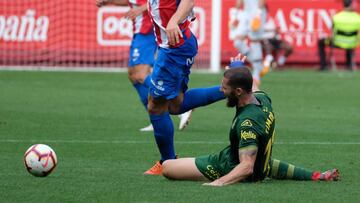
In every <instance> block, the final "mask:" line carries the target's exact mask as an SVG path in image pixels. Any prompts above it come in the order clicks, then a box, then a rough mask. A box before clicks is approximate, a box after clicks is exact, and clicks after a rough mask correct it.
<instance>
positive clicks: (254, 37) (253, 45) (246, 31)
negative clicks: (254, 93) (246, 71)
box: [232, 0, 267, 86]
mask: <svg viewBox="0 0 360 203" xmlns="http://www.w3.org/2000/svg"><path fill="white" fill-rule="evenodd" d="M236 8H237V9H238V10H240V9H241V8H242V10H243V15H242V18H241V20H240V24H239V26H232V27H238V37H237V38H236V39H235V40H234V46H235V48H237V49H238V51H239V52H240V53H242V54H244V55H246V56H247V57H248V60H249V62H250V63H251V66H252V68H253V78H254V85H255V86H259V84H260V72H261V71H262V69H263V63H262V60H263V55H262V48H261V40H262V37H263V32H264V28H263V27H264V24H265V21H266V13H267V12H266V9H265V0H237V1H236ZM238 23H239V22H237V21H234V22H233V23H232V24H235V25H237V24H238ZM247 40H249V43H250V47H248V45H247Z"/></svg>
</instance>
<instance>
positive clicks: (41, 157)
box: [24, 144, 57, 177]
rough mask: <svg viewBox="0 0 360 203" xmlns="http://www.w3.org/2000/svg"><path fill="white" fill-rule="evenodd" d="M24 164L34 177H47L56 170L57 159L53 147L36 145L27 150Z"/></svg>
mask: <svg viewBox="0 0 360 203" xmlns="http://www.w3.org/2000/svg"><path fill="white" fill-rule="evenodd" d="M24 164H25V167H26V169H27V170H28V171H29V173H31V174H32V175H34V176H36V177H45V176H47V175H49V174H50V173H51V172H52V171H53V170H54V169H55V167H56V165H57V157H56V154H55V152H54V150H53V149H51V147H49V146H47V145H44V144H35V145H33V146H31V147H30V148H29V149H28V150H26V152H25V155H24Z"/></svg>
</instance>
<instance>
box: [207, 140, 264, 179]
mask: <svg viewBox="0 0 360 203" xmlns="http://www.w3.org/2000/svg"><path fill="white" fill-rule="evenodd" d="M256 154H257V147H256V146H249V147H247V148H245V149H239V159H240V164H239V165H237V166H236V167H235V168H234V169H233V170H231V171H230V173H228V174H226V175H225V176H222V177H221V178H218V179H216V180H214V181H213V182H211V183H204V184H203V185H209V186H225V185H230V184H234V183H238V182H240V181H242V180H244V179H245V178H247V177H248V176H250V175H251V174H252V173H253V170H254V165H255V160H256Z"/></svg>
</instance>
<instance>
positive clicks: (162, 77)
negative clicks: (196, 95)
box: [149, 33, 198, 100]
mask: <svg viewBox="0 0 360 203" xmlns="http://www.w3.org/2000/svg"><path fill="white" fill-rule="evenodd" d="M183 36H184V39H185V42H184V44H183V45H181V46H179V47H176V48H161V47H160V48H159V49H158V55H157V58H156V60H155V64H154V67H153V73H152V74H151V85H150V89H149V90H150V94H151V96H152V97H154V98H159V97H163V98H166V99H167V100H171V99H174V98H175V97H177V96H178V95H179V92H180V91H182V92H185V91H186V90H187V88H188V87H187V84H188V82H189V74H190V68H191V66H192V65H193V64H194V60H195V56H196V54H197V50H198V44H197V40H196V38H195V36H194V35H193V34H192V33H190V36H189V37H188V38H187V37H186V36H185V34H184V35H183Z"/></svg>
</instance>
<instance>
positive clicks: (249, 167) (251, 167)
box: [244, 163, 254, 176]
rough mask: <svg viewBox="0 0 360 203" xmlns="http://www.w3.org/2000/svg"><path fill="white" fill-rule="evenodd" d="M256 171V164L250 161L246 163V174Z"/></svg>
mask: <svg viewBox="0 0 360 203" xmlns="http://www.w3.org/2000/svg"><path fill="white" fill-rule="evenodd" d="M253 173H254V165H253V164H250V163H246V164H244V175H245V176H250V175H252V174H253Z"/></svg>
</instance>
